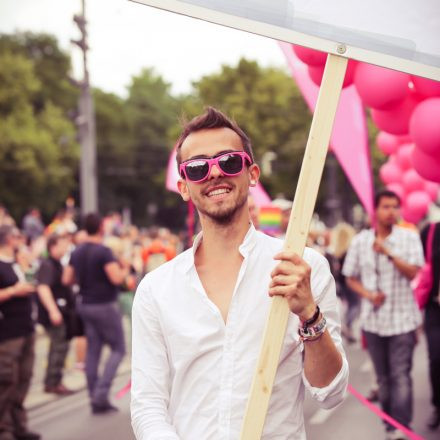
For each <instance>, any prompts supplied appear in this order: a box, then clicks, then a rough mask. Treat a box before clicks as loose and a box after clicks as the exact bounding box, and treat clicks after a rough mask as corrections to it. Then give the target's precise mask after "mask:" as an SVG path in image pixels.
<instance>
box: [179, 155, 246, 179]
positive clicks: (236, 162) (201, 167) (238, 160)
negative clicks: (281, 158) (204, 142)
mask: <svg viewBox="0 0 440 440" xmlns="http://www.w3.org/2000/svg"><path fill="white" fill-rule="evenodd" d="M246 161H248V163H249V165H250V164H251V163H252V160H251V158H250V157H249V155H248V154H247V153H246V152H244V151H230V152H228V153H223V154H220V155H219V156H217V157H213V158H210V159H208V158H199V159H190V160H188V161H186V162H183V163H181V164H180V166H179V172H180V175H181V176H182V178H186V179H188V180H190V181H191V182H195V183H201V182H203V181H205V180H206V179H207V178H208V177H209V175H210V174H211V169H212V166H213V165H215V166H216V167H217V168H218V169H219V170H220V171H221V172H222V173H223V174H224V175H225V176H238V175H239V174H241V173H242V172H243V169H244V167H245V163H246Z"/></svg>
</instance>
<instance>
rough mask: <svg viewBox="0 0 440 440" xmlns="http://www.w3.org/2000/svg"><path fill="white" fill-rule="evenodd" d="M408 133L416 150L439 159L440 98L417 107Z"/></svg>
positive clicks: (427, 100)
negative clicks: (418, 149)
mask: <svg viewBox="0 0 440 440" xmlns="http://www.w3.org/2000/svg"><path fill="white" fill-rule="evenodd" d="M410 133H411V137H412V138H413V139H414V142H415V143H416V145H417V147H418V148H420V149H421V150H423V151H424V152H425V153H427V154H430V155H432V156H434V157H437V158H439V159H440V98H428V99H425V100H424V101H422V102H421V103H420V104H418V105H417V107H416V108H415V110H414V112H413V114H412V116H411V121H410Z"/></svg>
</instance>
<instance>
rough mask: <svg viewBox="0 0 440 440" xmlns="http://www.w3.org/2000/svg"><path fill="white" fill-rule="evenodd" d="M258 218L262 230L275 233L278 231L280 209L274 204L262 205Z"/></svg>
mask: <svg viewBox="0 0 440 440" xmlns="http://www.w3.org/2000/svg"><path fill="white" fill-rule="evenodd" d="M258 220H259V226H260V230H261V231H262V232H265V233H266V234H270V235H277V234H278V233H279V232H280V226H281V209H280V208H277V207H275V206H262V207H261V208H260V212H259V215H258Z"/></svg>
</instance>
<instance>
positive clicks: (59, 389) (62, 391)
mask: <svg viewBox="0 0 440 440" xmlns="http://www.w3.org/2000/svg"><path fill="white" fill-rule="evenodd" d="M44 392H45V393H51V394H57V395H58V396H69V395H71V394H73V393H74V392H75V391H73V390H71V389H69V388H67V387H65V386H64V385H63V384H62V383H59V384H58V385H55V386H45V387H44Z"/></svg>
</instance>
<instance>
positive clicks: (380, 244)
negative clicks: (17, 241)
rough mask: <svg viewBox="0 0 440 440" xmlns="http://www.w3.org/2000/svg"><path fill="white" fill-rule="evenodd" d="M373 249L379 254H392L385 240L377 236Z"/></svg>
mask: <svg viewBox="0 0 440 440" xmlns="http://www.w3.org/2000/svg"><path fill="white" fill-rule="evenodd" d="M373 250H374V251H375V252H378V253H379V254H383V255H386V256H387V257H389V256H390V251H389V250H388V249H387V248H386V246H385V240H383V239H382V238H379V237H376V239H375V240H374V243H373Z"/></svg>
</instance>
